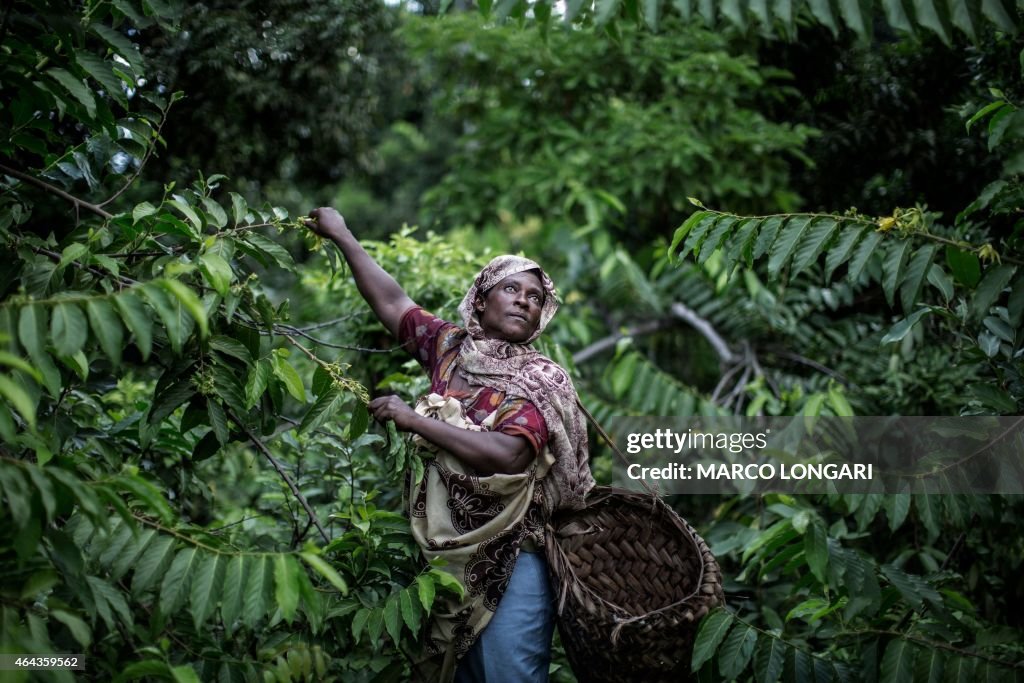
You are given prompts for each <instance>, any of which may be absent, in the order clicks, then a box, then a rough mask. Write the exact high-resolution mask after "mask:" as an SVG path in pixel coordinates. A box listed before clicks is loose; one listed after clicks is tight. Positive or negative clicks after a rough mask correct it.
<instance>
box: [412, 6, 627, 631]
mask: <svg viewBox="0 0 1024 683" xmlns="http://www.w3.org/2000/svg"><path fill="white" fill-rule="evenodd" d="M619 2H620V0H596V3H595V8H596V11H595V12H594V24H595V25H597V26H604V25H605V24H607V23H608V22H609V21H610V20H611V19H612V18H613V17H615V16H617V15H618V13H619ZM396 642H397V641H396Z"/></svg>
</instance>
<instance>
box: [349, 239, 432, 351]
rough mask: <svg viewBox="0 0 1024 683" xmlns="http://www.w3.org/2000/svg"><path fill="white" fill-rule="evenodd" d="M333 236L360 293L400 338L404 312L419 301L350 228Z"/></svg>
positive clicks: (389, 329)
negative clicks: (370, 252) (411, 295)
mask: <svg viewBox="0 0 1024 683" xmlns="http://www.w3.org/2000/svg"><path fill="white" fill-rule="evenodd" d="M331 239H332V240H333V242H334V243H335V244H336V245H338V249H340V250H341V253H342V255H343V256H344V257H345V261H346V262H348V265H349V268H351V270H352V277H353V278H354V279H355V281H356V287H357V288H358V289H359V293H360V294H362V296H363V298H364V299H366V303H368V304H370V308H371V309H373V312H374V314H375V315H376V316H377V319H378V320H380V321H381V323H383V324H384V327H386V328H387V329H388V332H390V333H391V334H393V335H395V336H396V337H397V336H398V323H399V322H400V321H401V318H402V313H404V312H405V311H407V310H408V309H409V308H411V307H413V306H415V305H416V303H415V302H414V301H413V300H412V299H411V298H409V295H408V294H406V293H405V290H404V289H402V287H401V285H399V284H398V282H396V281H395V278H393V277H391V275H390V273H388V272H387V271H386V270H384V269H383V268H381V267H380V265H379V264H378V263H377V262H376V261H374V260H373V258H372V257H371V256H370V255H369V254H367V253H366V250H365V249H363V245H361V244H359V241H358V240H356V238H355V236H353V235H352V233H351V232H350V231H349V230H348V229H347V228H346V229H345V230H344V232H342V233H340V234H338V235H335V236H332V238H331Z"/></svg>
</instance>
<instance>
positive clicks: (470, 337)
mask: <svg viewBox="0 0 1024 683" xmlns="http://www.w3.org/2000/svg"><path fill="white" fill-rule="evenodd" d="M310 218H311V219H312V221H311V222H310V223H308V225H309V227H310V228H311V229H313V230H315V231H316V232H317V233H318V234H320V235H321V236H323V237H325V238H328V239H330V240H332V241H333V242H334V243H335V244H337V245H338V247H339V249H341V252H342V254H343V255H344V256H345V260H346V261H347V262H348V264H349V267H350V268H351V270H352V275H353V277H354V278H355V281H356V286H357V287H358V288H359V292H360V294H362V296H363V298H364V299H366V301H367V303H369V304H370V307H371V308H372V309H373V312H374V313H375V314H376V315H377V317H378V318H379V319H380V321H381V322H382V323H383V324H384V326H385V327H386V328H387V329H388V331H390V332H391V333H392V334H393V335H395V336H396V337H398V339H399V340H400V341H401V342H402V343H403V345H404V346H405V348H406V349H407V350H409V351H410V353H412V354H413V355H414V356H415V358H416V359H417V360H418V361H419V362H420V364H421V365H423V367H424V369H425V370H426V371H427V373H428V374H429V375H430V380H431V382H430V391H431V393H430V394H429V395H428V396H426V397H424V398H422V399H421V400H420V401H419V402H418V403H417V405H416V407H415V408H412V407H410V406H408V405H406V404H405V403H404V402H403V401H401V400H400V399H399V398H397V397H395V396H384V397H381V398H377V399H374V400H373V401H371V402H370V404H369V409H370V412H371V413H372V414H373V416H374V418H376V419H377V420H380V421H383V420H394V422H395V426H396V427H397V428H398V429H400V430H403V431H409V432H413V433H414V434H415V437H414V439H415V440H416V441H418V442H419V443H421V444H422V445H423V446H424V447H425V448H426V449H427V450H429V451H433V452H434V457H432V458H430V459H428V460H427V461H426V467H425V474H424V477H423V480H422V481H421V482H420V483H419V484H416V485H413V486H411V490H410V495H409V514H410V523H411V526H412V533H413V537H414V538H415V539H416V541H417V543H419V545H420V548H421V549H422V551H423V555H424V557H425V558H427V559H428V560H432V559H434V558H438V557H440V558H443V559H444V560H445V561H446V564H445V565H444V570H445V571H448V572H451V573H452V574H453V575H454V576H455V577H456V578H457V579H458V580H459V581H460V582H461V583H462V584H463V586H464V587H465V589H466V595H465V599H464V600H463V601H461V602H460V601H457V600H450V601H447V602H445V601H442V600H439V601H438V603H436V604H435V608H434V613H433V616H432V622H431V625H430V632H429V634H428V635H427V636H426V639H425V657H424V659H423V661H422V662H420V663H419V669H420V670H419V671H418V675H419V677H421V678H424V679H427V680H434V681H443V682H445V683H447V682H448V681H451V680H453V676H454V680H455V681H457V683H466V682H469V681H486V682H487V683H492V682H493V681H508V682H510V683H511V682H516V683H519V682H524V681H546V680H547V670H548V662H549V660H550V644H551V634H552V630H553V623H554V619H553V600H552V594H551V589H550V587H549V585H548V581H547V568H546V564H545V561H544V556H543V554H542V552H541V550H542V546H543V543H544V535H543V530H544V525H545V524H546V522H547V520H548V519H549V518H550V515H551V513H552V512H553V511H554V510H556V509H558V508H579V507H582V506H583V500H584V498H585V496H586V494H587V492H588V491H589V490H590V488H591V487H592V486H593V485H594V480H593V478H592V477H591V475H590V468H589V466H588V463H587V438H586V428H585V425H584V422H583V420H582V417H581V413H580V410H579V408H578V406H577V404H576V392H575V389H574V388H573V386H572V382H571V381H570V379H569V377H568V375H567V374H566V373H565V371H564V370H563V369H562V368H561V367H559V366H558V365H557V364H556V363H554V362H553V361H551V360H549V359H548V358H546V357H544V356H543V355H541V354H540V353H539V352H537V351H536V350H534V349H533V348H532V347H531V346H530V343H531V342H532V341H533V340H534V339H536V338H537V337H538V336H539V335H540V333H541V332H542V331H543V329H544V327H545V326H546V325H547V324H548V322H550V320H551V318H552V316H554V314H555V310H556V309H557V307H558V303H557V301H556V299H555V289H554V285H553V284H552V283H551V280H550V279H549V278H548V276H547V275H546V274H544V271H543V270H541V269H540V267H539V266H538V265H537V264H536V263H534V262H533V261H530V260H528V259H525V258H521V257H517V256H499V257H498V258H496V259H494V260H493V261H491V263H490V264H488V266H487V267H486V268H484V269H483V270H482V271H481V272H480V274H479V275H478V276H477V278H476V280H475V281H474V283H473V286H472V287H470V289H469V291H468V292H467V294H466V296H465V298H464V299H463V301H462V304H461V305H460V306H459V313H460V314H461V316H462V320H463V323H464V327H461V328H460V327H458V326H456V325H453V324H451V323H447V322H445V321H443V320H441V319H439V318H436V317H434V316H433V315H431V314H430V313H427V312H426V311H424V310H423V309H422V308H420V307H419V306H417V305H416V303H415V302H414V301H413V300H412V299H410V298H409V296H408V295H407V294H406V293H405V292H404V291H403V290H402V288H401V287H400V286H399V285H398V283H397V282H395V280H394V279H393V278H392V277H391V276H390V275H389V274H388V273H387V272H385V271H384V269H382V268H381V267H380V266H379V265H378V264H377V263H376V262H375V261H374V260H373V259H372V258H371V257H370V256H369V255H368V254H367V253H366V251H365V250H363V248H362V247H361V246H360V245H359V242H358V241H357V240H356V239H355V237H353V235H352V233H351V232H350V231H349V230H348V228H347V227H346V225H345V221H344V219H343V218H342V217H341V216H340V215H339V214H338V213H337V211H335V210H334V209H330V208H320V209H316V210H314V211H312V212H311V213H310Z"/></svg>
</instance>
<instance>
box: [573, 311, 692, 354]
mask: <svg viewBox="0 0 1024 683" xmlns="http://www.w3.org/2000/svg"><path fill="white" fill-rule="evenodd" d="M672 325H673V321H671V320H651V321H648V322H645V323H640V324H639V325H633V326H632V327H627V328H626V329H625V330H623V331H621V332H616V333H614V334H610V335H608V336H607V337H603V338H601V339H598V340H597V341H596V342H594V343H592V344H590V345H588V346H585V347H583V348H582V349H580V350H579V351H577V352H576V353H574V354H572V362H573V363H575V364H576V365H579V364H580V363H585V362H587V361H588V360H590V359H591V358H593V357H594V356H597V355H599V354H601V353H604V352H605V351H607V350H608V349H611V348H613V347H614V346H615V345H616V344H618V343H619V340H620V339H625V338H626V337H639V336H641V335H645V334H651V333H653V332H657V331H658V330H663V329H665V328H667V327H672Z"/></svg>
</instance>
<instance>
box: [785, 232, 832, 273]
mask: <svg viewBox="0 0 1024 683" xmlns="http://www.w3.org/2000/svg"><path fill="white" fill-rule="evenodd" d="M838 228H839V225H838V224H837V223H836V222H835V221H834V220H832V219H831V218H819V219H818V220H817V221H815V223H814V225H813V226H812V227H811V229H810V230H808V231H807V233H806V234H805V235H804V237H803V239H802V240H800V244H799V246H797V249H796V254H795V255H794V256H793V267H792V270H791V273H792V274H793V275H797V274H799V273H802V272H803V271H804V270H805V269H806V268H807V267H808V266H810V265H811V264H812V263H814V262H816V261H817V260H818V256H820V255H821V252H822V251H824V250H825V247H827V246H828V245H829V243H830V242H831V241H832V238H833V237H834V236H835V233H836V231H837V230H838Z"/></svg>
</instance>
